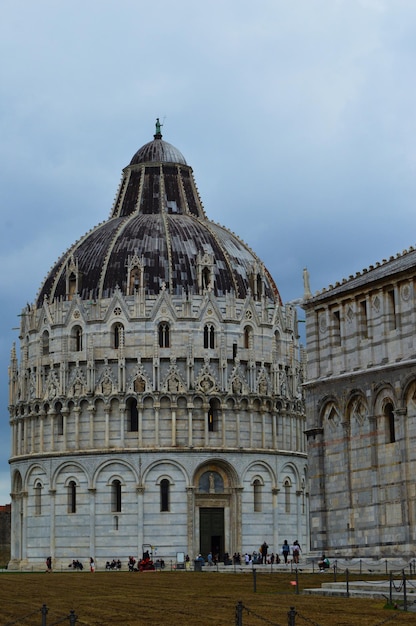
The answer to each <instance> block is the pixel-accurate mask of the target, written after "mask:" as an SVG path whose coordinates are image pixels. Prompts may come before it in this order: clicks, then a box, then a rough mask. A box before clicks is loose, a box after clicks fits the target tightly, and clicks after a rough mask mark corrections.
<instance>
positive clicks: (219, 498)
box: [194, 461, 241, 560]
mask: <svg viewBox="0 0 416 626" xmlns="http://www.w3.org/2000/svg"><path fill="white" fill-rule="evenodd" d="M194 484H195V521H196V531H197V532H196V537H195V544H196V545H195V551H197V552H200V553H201V554H202V555H203V556H204V557H206V556H207V554H208V553H209V552H212V554H213V555H214V557H216V558H218V559H219V560H223V558H224V554H225V553H228V554H233V553H234V552H236V551H238V550H239V549H240V548H239V544H240V537H241V521H240V518H241V516H240V515H238V511H239V510H240V506H241V505H240V494H239V490H238V489H237V478H236V473H235V470H234V469H233V468H232V467H231V466H230V465H229V464H227V463H224V462H222V461H219V462H215V463H213V462H211V463H206V464H204V465H203V466H201V467H200V468H199V469H198V471H197V472H196V474H195V483H194Z"/></svg>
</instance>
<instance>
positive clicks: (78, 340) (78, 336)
mask: <svg viewBox="0 0 416 626" xmlns="http://www.w3.org/2000/svg"><path fill="white" fill-rule="evenodd" d="M71 343H72V350H73V351H74V352H81V350H82V328H81V326H74V328H73V329H72V336H71Z"/></svg>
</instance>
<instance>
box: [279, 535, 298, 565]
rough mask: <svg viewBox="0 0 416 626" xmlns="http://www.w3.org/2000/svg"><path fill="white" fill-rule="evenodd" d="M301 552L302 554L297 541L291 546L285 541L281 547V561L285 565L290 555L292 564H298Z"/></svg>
mask: <svg viewBox="0 0 416 626" xmlns="http://www.w3.org/2000/svg"><path fill="white" fill-rule="evenodd" d="M301 552H302V549H301V547H300V545H299V541H298V540H297V539H296V540H295V541H294V542H293V543H292V545H289V544H288V542H287V539H285V540H284V542H283V545H282V555H283V560H284V562H285V563H286V564H287V563H289V557H290V555H292V561H293V563H299V559H300V553H301Z"/></svg>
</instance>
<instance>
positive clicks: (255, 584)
mask: <svg viewBox="0 0 416 626" xmlns="http://www.w3.org/2000/svg"><path fill="white" fill-rule="evenodd" d="M253 591H254V593H256V591H257V570H256V568H255V567H253Z"/></svg>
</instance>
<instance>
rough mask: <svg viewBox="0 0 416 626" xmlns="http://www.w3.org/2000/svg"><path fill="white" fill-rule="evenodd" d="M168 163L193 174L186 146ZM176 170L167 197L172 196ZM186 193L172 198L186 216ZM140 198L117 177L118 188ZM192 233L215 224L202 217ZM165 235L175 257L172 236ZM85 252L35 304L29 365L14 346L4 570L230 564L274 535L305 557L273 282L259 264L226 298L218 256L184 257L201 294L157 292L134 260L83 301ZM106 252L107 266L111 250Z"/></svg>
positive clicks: (290, 382) (296, 447)
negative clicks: (202, 556) (181, 561)
mask: <svg viewBox="0 0 416 626" xmlns="http://www.w3.org/2000/svg"><path fill="white" fill-rule="evenodd" d="M155 142H156V144H155V145H156V147H157V148H158V149H159V151H160V150H161V148H163V149H164V150H165V153H166V145H167V146H170V144H166V145H165V144H164V142H161V136H160V135H155ZM157 142H159V143H157ZM149 145H150V144H149ZM151 147H152V148H154V142H151ZM147 154H148V153H147V152H146V158H148V156H147ZM172 154H173V159H174V160H175V159H176V160H177V161H178V164H176V165H175V167H176V168H178V169H181V170H185V169H186V167H187V166H186V167H185V165H186V164H184V160H183V161H182V158H183V157H182V158H181V157H180V156H179V157H177V156H176V155H177V154H179V155H180V153H177V152H172V150H170V153H169V156H168V157H166V158H169V159H171V160H172V156H171V155H172ZM139 156H140V155H139ZM140 158H141V157H140ZM140 158H136V161H135V162H134V163H133V162H132V163H133V165H132V166H131V168H130V169H129V168H126V170H124V173H125V175H126V176H128V177H130V178H129V180H131V178H132V177H133V176H134V175H135V174H136V173H137V171H138V169H139V168H142V170H143V172H144V168H148V167H149V163H148V162H147V161H146V162H145V163H144V164H143V165H142V163H141V162H140ZM161 158H162V161H163V158H165V157H163V155H162V157H160V154H159V156H158V159H159V160H160V159H161ZM151 165H152V166H153V165H154V164H153V163H151ZM157 166H158V167H162V166H163V167H165V166H166V163H162V165H160V164H158V165H157ZM168 168H170V169H169V170H168ZM171 169H172V165H171V163H170V161H169V163H168V164H167V166H166V171H168V174H169V172H170V171H171ZM142 170H140V171H142ZM146 171H147V170H146ZM168 174H166V176H165V178H161V179H160V180H161V183H160V185H159V187H160V186H161V185H162V183H163V185H165V186H166V188H168V183H169V180H168V178H167V176H168ZM185 174H186V175H187V176H188V172H187V171H186V172H185ZM140 175H141V174H140ZM143 176H144V174H143ZM143 180H144V179H143ZM158 180H159V179H158ZM169 184H170V183H169ZM185 184H186V180H185V183H183V181H180V184H179V191H177V192H175V193H177V198H176V200H175V202H176V204H175V211H176V212H180V211H179V210H178V208H177V205H178V204H179V202H180V198H183V197H184V196H185V194H183V187H184V185H185ZM138 187H139V188H140V192H141V190H142V189H144V188H146V185H145V183H143V182H142V183H140V184H139V185H138ZM128 188H129V187H128V183H126V185H124V183H122V185H121V191H120V194H126V193H127V192H126V191H125V189H128ZM123 190H124V191H123ZM172 193H173V192H172ZM188 195H189V194H188ZM120 197H121V196H120ZM123 198H124V195H123V197H122V199H121V200H120V202H118V201H117V200H116V203H115V205H116V206H117V207H118V206H119V205H121V204H122V201H123ZM178 198H179V200H178ZM168 199H169V198H168ZM197 201H198V198H197V197H196V199H195V200H194V202H195V203H197ZM126 202H127V201H126ZM131 204H132V203H131ZM139 204H140V203H139V202H137V205H136V206H138V205H139ZM162 204H163V203H162ZM168 204H169V203H168ZM188 204H189V205H191V200H190V199H189V198H188V199H187V204H186V207H187V206H188ZM171 205H172V202H171V203H170V204H169V206H171ZM186 207H185V209H183V211H184V213H186V215H185V217H184V220H185V221H186V228H188V227H189V223H190V221H191V220H193V217H190V215H189V211H188V209H187V208H186ZM132 211H133V217H135V213H134V211H136V209H132ZM187 211H188V212H187ZM117 219H118V217H117V216H116V217H113V220H117ZM129 219H130V218H129ZM149 219H150V218H149ZM166 219H167V218H165V217H163V220H164V223H166ZM173 219H176V218H173ZM110 222H111V220H109V223H110ZM197 222H198V223H197V226H198V228H201V224H202V225H203V226H204V225H205V223H207V224H210V223H209V222H208V220H206V218H204V216H203V214H202V213H201V212H200V214H199V216H198V217H197ZM125 223H126V220H125V219H124V221H123V220H122V219H121V218H120V221H119V222H118V223H117V224H122V225H123V227H124V228H125ZM178 223H179V222H178ZM183 223H185V222H183ZM172 224H173V221H172ZM106 227H107V226H106V223H105V224H104V227H101V226H100V228H101V229H102V230H100V231H99V232H100V233H101V232H103V229H104V228H106ZM173 227H174V226H173V225H171V229H173ZM204 227H205V226H204ZM216 228H217V230H216V231H215V236H214V235H213V243H212V249H214V248H215V245H216V243H217V242H218V241H219V240H220V237H219V234H218V232H219V230H218V227H216ZM210 229H211V230H210V232H211V233H212V232H213V231H214V226H212V227H210ZM120 230H121V227H120V226H119V225H117V233H119V232H120ZM97 232H98V231H97ZM224 232H225V231H224ZM221 233H222V231H221ZM221 233H220V234H221ZM92 236H93V237H96V236H97V234H96V231H95V230H93V231H92ZM221 236H223V235H221ZM230 236H231V235H230ZM108 239H109V241H110V242H111V244H109V245H111V246H114V243H113V242H114V238H113V237H108ZM167 239H168V243H167V245H166V247H167V248H169V246H171V248H170V251H169V250H168V253H167V255H166V258H168V259H169V260H172V259H173V258H174V250H173V244H172V241H173V236H172V235H171V233H169V235H168V237H167ZM126 245H127V244H126ZM148 245H153V246H155V243H154V242H153V243H152V242H150V244H148ZM158 245H160V242H159V243H158ZM187 245H188V247H189V249H191V248H192V246H191V245H190V244H189V243H187ZM204 245H205V248H206V244H204ZM86 248H87V246H86ZM88 253H89V251H88V250H86V252H85V254H84V253H83V251H82V250H81V248H78V249H77V248H76V246H75V248H74V249H73V250H72V251H69V253H68V255H67V257H66V259H65V260H64V262H63V265H62V268H63V269H62V271H61V270H59V271H56V273H51V279H50V284H52V283H53V284H54V285H55V286H56V285H58V283H59V280H60V277H62V276H66V277H67V278H66V292H65V293H63V295H58V294H57V290H56V289H55V287H54V289H55V291H53V290H52V289H51V290H50V292H48V294H46V295H45V293H43V294H42V298H41V299H38V301H37V302H36V303H34V304H33V305H30V306H29V305H28V306H27V307H26V308H25V309H24V310H23V312H22V317H21V345H20V355H19V358H18V356H17V352H16V350H15V348H13V350H12V357H11V363H10V372H9V379H10V397H9V405H10V424H11V432H12V453H11V459H10V464H11V480H12V547H11V553H12V556H11V563H10V567H11V568H13V567H26V566H35V567H36V566H38V565H40V566H42V567H43V563H44V560H45V557H46V556H48V555H49V554H50V555H51V556H52V557H53V559H54V564H55V566H66V565H67V564H68V563H69V562H70V561H71V560H72V559H73V558H76V559H81V560H84V561H86V560H87V559H88V558H89V557H90V556H94V558H95V559H96V560H97V563H98V566H99V567H100V565H101V566H102V565H103V564H104V563H105V562H106V561H107V560H111V559H113V558H120V559H121V560H122V561H124V562H126V561H127V558H128V556H129V555H133V556H135V557H137V556H140V555H141V553H142V550H143V547H148V546H153V548H152V551H153V553H154V556H159V557H160V558H164V559H175V558H176V554H177V553H178V552H179V553H180V552H184V553H186V554H189V555H190V557H191V558H193V557H194V556H195V555H196V554H198V553H199V552H203V553H207V552H208V551H209V550H211V549H212V550H215V551H218V553H219V554H220V556H222V555H223V554H224V553H227V552H228V553H229V554H230V555H232V554H233V553H234V552H243V551H246V550H248V551H253V550H258V548H259V546H260V544H261V543H262V542H263V541H264V540H266V541H267V543H268V544H269V546H270V550H271V551H272V550H274V551H277V550H278V547H279V545H280V544H281V543H282V541H283V539H288V540H289V541H291V540H294V539H299V541H300V542H301V545H303V546H307V545H308V521H307V520H308V474H307V461H306V444H305V435H304V430H305V414H304V408H303V400H302V393H301V382H302V377H303V367H304V363H303V361H302V354H301V352H302V351H301V349H300V346H299V344H298V331H297V317H296V310H295V308H294V307H292V306H290V305H283V304H282V302H281V300H280V297H274V296H273V295H272V296H270V293H269V295H267V296H266V292H265V288H264V287H262V284H263V283H264V284H266V283H267V284H270V276H269V274H268V273H267V271H266V270H265V268H264V267H263V266H262V264H261V262H259V261H258V260H257V258H256V260H255V262H254V264H253V266H252V267H253V272H255V274H256V277H257V278H256V281H255V282H254V283H253V281H252V283H251V284H252V288H251V289H250V288H249V287H248V288H247V290H246V292H244V293H241V290H240V293H237V294H236V293H235V292H233V290H232V289H231V290H223V292H222V291H221V289H219V288H217V287H216V284H215V281H214V276H215V272H216V271H217V266H218V268H219V269H218V272H220V271H223V267H224V262H223V261H221V262H220V261H218V259H216V258H215V255H214V254H212V255H211V256H210V255H208V254H206V255H205V256H204V255H200V254H199V256H198V257H195V258H196V261H195V262H194V261H192V262H190V264H189V265H190V266H191V265H192V263H194V265H193V266H198V268H199V269H198V272H199V278H198V277H197V278H195V282H196V283H197V281H198V280H199V281H200V283H199V288H198V289H194V290H193V291H191V290H188V288H187V286H186V285H185V286H184V288H183V289H179V288H175V289H174V288H172V283H173V281H172V280H171V286H170V287H169V285H165V284H164V283H163V281H161V282H160V284H161V286H160V289H159V290H158V292H157V293H152V292H151V290H150V289H146V284H145V281H144V278H143V277H144V276H145V269H146V263H148V264H149V266H150V265H151V264H152V263H154V261H146V259H145V258H144V256H143V255H141V254H140V253H136V252H135V253H129V256H128V258H127V257H126V260H125V262H123V263H119V264H118V266H117V267H118V269H117V272H118V275H117V276H115V278H114V285H113V288H112V289H110V288H108V286H107V291H106V293H105V294H104V291H102V292H101V293H99V294H98V296H97V294H94V295H93V296H92V297H89V296H88V294H85V293H84V295H82V293H81V282H82V280H84V284H85V277H86V273H87V272H88V269H87V268H88V265H87V264H86V265H85V267H84V268H81V264H82V258H83V256H82V255H83V254H84V256H85V258H86V259H87V260H88V263H90V260H89V257H88ZM153 253H154V250H153ZM247 254H248V253H247ZM250 254H251V253H250ZM103 258H104V259H105V261H103V263H105V269H106V271H108V270H109V269H110V270H111V271H112V268H111V267H109V265H111V264H109V263H108V258H109V254H108V253H106V254H103ZM149 258H150V257H149ZM226 258H227V259H229V252H228V253H227V254H226ZM243 260H244V259H243ZM198 264H199V265H198ZM216 264H217V265H216ZM230 267H231V264H230ZM228 271H233V270H228ZM59 272H61V273H59ZM114 272H115V270H114ZM117 272H115V273H117ZM204 272H205V274H204ZM209 272H211V274H210V273H209ZM238 272H240V273H241V268H238ZM102 275H103V273H102V272H101V273H100V272H98V273H97V276H98V278H97V284H98V283H100V281H101V282H103V278H102ZM123 276H124V278H123ZM204 276H205V278H204ZM153 278H154V277H153ZM123 280H124V282H123ZM148 280H149V284H150V278H149V279H148ZM233 280H234V279H233ZM62 281H64V279H62ZM71 281H72V282H71ZM134 281H136V282H134ZM201 281H202V282H201ZM262 281H263V282H262ZM100 284H101V283H100ZM247 284H248V283H247ZM45 285H47V286H48V285H49V283H48V279H47V280H46V282H45ZM132 285H133V286H134V288H133V287H132ZM45 289H46V288H45V287H44V290H45ZM48 289H49V287H48ZM49 293H50V294H52V295H50V297H49ZM97 293H98V291H97Z"/></svg>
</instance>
